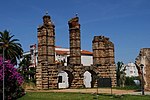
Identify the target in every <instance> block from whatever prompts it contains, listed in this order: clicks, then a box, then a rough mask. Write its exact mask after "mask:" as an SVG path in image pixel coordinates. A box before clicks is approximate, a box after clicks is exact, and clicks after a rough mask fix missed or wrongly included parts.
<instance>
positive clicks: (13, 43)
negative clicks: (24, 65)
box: [0, 30, 23, 65]
mask: <svg viewBox="0 0 150 100" xmlns="http://www.w3.org/2000/svg"><path fill="white" fill-rule="evenodd" d="M13 37H14V35H11V34H10V33H9V32H8V31H7V30H5V31H4V32H0V42H3V43H4V44H3V46H0V54H2V52H3V48H4V50H5V51H4V55H5V59H7V60H11V62H12V63H13V64H14V65H17V59H20V57H21V56H22V54H23V49H22V46H21V44H20V43H18V41H19V40H18V39H13Z"/></svg>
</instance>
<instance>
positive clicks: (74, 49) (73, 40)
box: [68, 17, 81, 65]
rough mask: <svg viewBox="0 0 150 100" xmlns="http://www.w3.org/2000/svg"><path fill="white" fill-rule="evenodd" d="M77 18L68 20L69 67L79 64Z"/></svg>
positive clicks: (78, 25)
mask: <svg viewBox="0 0 150 100" xmlns="http://www.w3.org/2000/svg"><path fill="white" fill-rule="evenodd" d="M78 21H79V18H78V17H75V18H72V19H70V20H69V22H68V24H69V36H70V59H69V64H70V65H80V64H81V43H80V24H79V22H78Z"/></svg>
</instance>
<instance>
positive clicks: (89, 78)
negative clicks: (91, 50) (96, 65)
mask: <svg viewBox="0 0 150 100" xmlns="http://www.w3.org/2000/svg"><path fill="white" fill-rule="evenodd" d="M83 82H84V86H85V87H86V88H93V87H94V85H95V82H96V73H95V72H94V71H92V70H88V71H85V73H84V80H83Z"/></svg>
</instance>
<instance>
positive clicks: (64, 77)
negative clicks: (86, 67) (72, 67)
mask: <svg viewBox="0 0 150 100" xmlns="http://www.w3.org/2000/svg"><path fill="white" fill-rule="evenodd" d="M72 80H73V75H72V73H71V72H70V71H67V70H64V71H61V72H59V73H58V88H70V87H71V83H72Z"/></svg>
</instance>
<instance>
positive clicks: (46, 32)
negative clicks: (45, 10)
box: [36, 15, 57, 89]
mask: <svg viewBox="0 0 150 100" xmlns="http://www.w3.org/2000/svg"><path fill="white" fill-rule="evenodd" d="M54 27H55V26H54V24H53V23H52V21H51V19H50V16H48V15H45V16H43V25H42V26H40V27H39V28H38V66H37V69H36V85H37V88H38V89H49V88H57V77H54V76H57V69H56V66H55V29H54Z"/></svg>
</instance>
